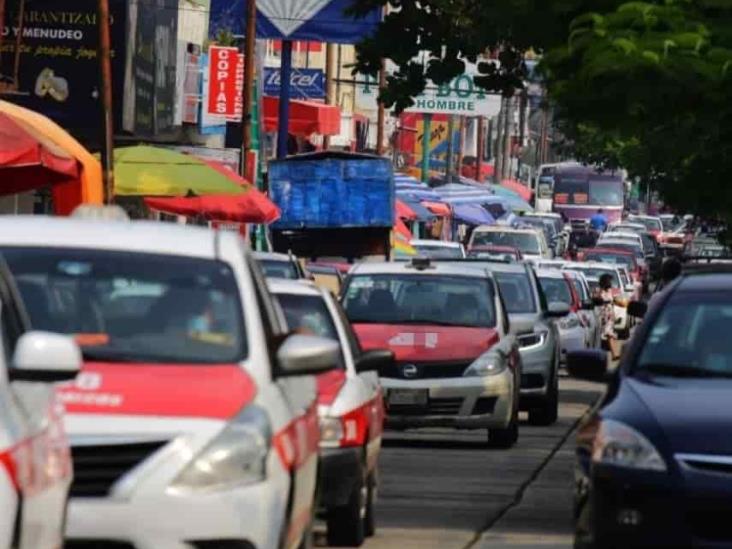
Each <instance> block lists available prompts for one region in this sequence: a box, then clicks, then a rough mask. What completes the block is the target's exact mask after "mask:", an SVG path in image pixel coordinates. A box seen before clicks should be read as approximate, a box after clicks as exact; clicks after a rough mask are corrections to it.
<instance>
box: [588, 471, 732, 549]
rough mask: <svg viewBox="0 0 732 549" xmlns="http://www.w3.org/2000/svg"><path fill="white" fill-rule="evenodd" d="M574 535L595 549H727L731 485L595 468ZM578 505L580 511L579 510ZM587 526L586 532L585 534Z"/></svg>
mask: <svg viewBox="0 0 732 549" xmlns="http://www.w3.org/2000/svg"><path fill="white" fill-rule="evenodd" d="M591 477H592V478H591V481H590V482H589V484H588V486H590V487H591V488H590V490H589V492H588V493H586V494H585V497H584V498H582V497H581V495H582V494H581V492H579V493H578V495H579V496H580V497H578V500H577V502H578V503H579V505H578V506H577V508H576V511H577V515H576V516H577V526H578V533H580V532H582V533H583V534H585V536H584V537H585V538H586V539H587V540H588V541H589V540H594V542H595V544H596V546H598V547H709V548H712V547H730V546H732V524H730V521H729V520H726V517H728V516H729V515H730V513H731V512H732V484H730V483H728V482H720V481H719V478H720V477H719V475H718V474H715V473H711V474H698V473H690V472H684V473H683V477H684V478H681V477H679V476H678V475H677V474H675V473H670V474H667V473H653V472H647V471H627V470H622V469H619V468H613V467H595V468H594V470H593V472H592V474H591ZM583 502H584V505H583ZM588 526H589V528H587V527H588Z"/></svg>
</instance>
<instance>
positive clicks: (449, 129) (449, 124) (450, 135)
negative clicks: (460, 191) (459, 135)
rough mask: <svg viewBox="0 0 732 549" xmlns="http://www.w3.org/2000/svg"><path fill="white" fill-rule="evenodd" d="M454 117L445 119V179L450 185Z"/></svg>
mask: <svg viewBox="0 0 732 549" xmlns="http://www.w3.org/2000/svg"><path fill="white" fill-rule="evenodd" d="M454 137H455V115H453V114H451V115H449V116H448V117H447V159H446V160H447V162H446V163H445V176H446V177H445V179H446V180H447V182H448V183H452V172H453V170H454V168H455V139H454Z"/></svg>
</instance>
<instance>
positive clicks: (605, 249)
mask: <svg viewBox="0 0 732 549" xmlns="http://www.w3.org/2000/svg"><path fill="white" fill-rule="evenodd" d="M592 253H600V254H618V255H629V256H631V257H635V254H634V253H633V252H631V251H630V250H623V249H620V248H613V247H612V246H595V247H594V248H588V249H587V250H586V251H585V255H587V254H592Z"/></svg>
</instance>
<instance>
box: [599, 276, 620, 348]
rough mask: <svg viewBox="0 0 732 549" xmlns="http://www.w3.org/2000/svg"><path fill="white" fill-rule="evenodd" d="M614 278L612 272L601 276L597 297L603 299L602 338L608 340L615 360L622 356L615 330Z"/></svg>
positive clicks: (601, 309) (608, 345)
mask: <svg viewBox="0 0 732 549" xmlns="http://www.w3.org/2000/svg"><path fill="white" fill-rule="evenodd" d="M612 288H613V278H612V276H611V275H610V274H604V275H602V276H601V277H600V283H599V287H598V290H597V297H599V298H600V299H601V300H602V305H601V308H600V322H601V324H602V340H603V341H604V342H606V344H607V347H608V349H609V350H610V354H611V356H612V359H613V360H618V359H619V358H620V345H619V343H618V334H617V333H616V332H615V296H613V292H612Z"/></svg>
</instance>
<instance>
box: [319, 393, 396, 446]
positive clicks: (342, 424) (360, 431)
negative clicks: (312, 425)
mask: <svg viewBox="0 0 732 549" xmlns="http://www.w3.org/2000/svg"><path fill="white" fill-rule="evenodd" d="M377 407H378V404H374V403H373V402H369V403H367V404H364V405H363V406H361V407H359V408H356V409H355V410H353V411H351V412H348V413H347V414H344V415H342V416H339V417H321V418H320V445H321V446H322V447H325V448H349V447H354V446H363V445H364V443H365V442H366V437H367V436H368V430H369V424H370V419H372V416H373V419H374V422H375V423H378V422H381V421H383V414H380V413H379V412H378V409H377ZM375 427H376V428H377V429H378V428H379V427H378V426H375Z"/></svg>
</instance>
